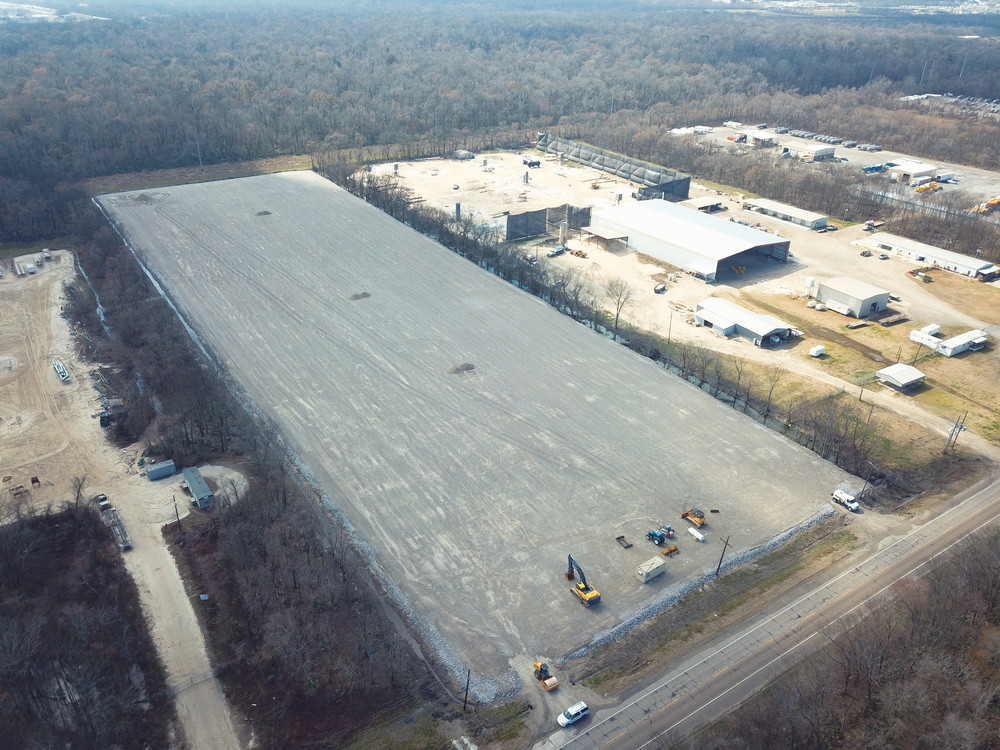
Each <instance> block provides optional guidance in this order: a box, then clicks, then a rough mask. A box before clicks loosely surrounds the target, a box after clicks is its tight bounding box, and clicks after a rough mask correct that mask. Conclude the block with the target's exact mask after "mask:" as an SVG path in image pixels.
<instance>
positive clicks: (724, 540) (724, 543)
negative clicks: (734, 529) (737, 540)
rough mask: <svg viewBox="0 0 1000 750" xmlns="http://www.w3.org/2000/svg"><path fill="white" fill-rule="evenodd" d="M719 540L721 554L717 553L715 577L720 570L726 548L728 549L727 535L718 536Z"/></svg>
mask: <svg viewBox="0 0 1000 750" xmlns="http://www.w3.org/2000/svg"><path fill="white" fill-rule="evenodd" d="M719 541H721V542H722V554H721V555H719V565H718V567H716V569H715V577H716V578H718V577H719V571H720V570H722V558H723V557H725V556H726V550H727V549H729V537H728V536H727V537H726V538H725V539H721V538H720V540H719Z"/></svg>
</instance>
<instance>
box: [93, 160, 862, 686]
mask: <svg viewBox="0 0 1000 750" xmlns="http://www.w3.org/2000/svg"><path fill="white" fill-rule="evenodd" d="M98 200H99V202H100V204H101V205H102V206H103V207H104V208H105V209H106V210H107V211H108V213H109V214H110V215H111V216H112V217H113V218H114V220H115V221H116V223H117V224H118V225H119V226H120V227H121V229H122V230H123V232H124V234H125V235H126V237H127V238H128V240H129V242H130V244H131V245H132V246H133V248H134V249H135V250H136V251H137V252H138V253H139V255H140V256H141V257H142V258H143V260H144V261H145V262H146V263H148V265H149V266H150V268H151V269H152V270H153V272H154V273H155V275H156V277H157V278H158V279H159V280H160V281H161V282H162V284H163V285H164V287H165V288H166V289H167V291H168V293H169V294H170V296H171V297H172V298H173V299H174V300H175V301H176V302H177V303H178V304H179V306H180V307H181V309H182V311H183V312H184V314H185V316H186V318H187V320H188V322H189V323H190V324H191V325H192V326H193V327H194V329H195V330H196V331H197V332H198V334H199V336H200V337H201V338H202V339H203V341H204V342H206V343H207V344H208V345H209V346H210V347H211V349H212V350H213V351H214V353H215V355H216V356H217V357H218V359H219V360H220V362H221V363H223V364H224V365H225V366H226V367H227V368H228V369H229V371H230V373H231V374H232V375H233V377H235V379H236V380H237V381H238V382H239V383H240V384H241V386H242V387H243V388H244V389H245V391H246V393H247V395H248V396H249V398H250V399H252V400H253V402H254V403H255V404H256V406H257V407H258V408H259V409H260V410H261V411H262V412H263V413H264V414H266V415H267V416H268V417H269V418H271V419H273V420H274V421H275V423H276V424H277V425H278V426H279V428H280V429H281V431H282V433H283V435H284V437H285V439H286V440H287V442H288V445H289V446H290V447H291V449H292V450H294V451H295V452H296V454H297V455H298V456H299V457H300V458H301V461H302V463H303V465H304V466H305V467H307V469H308V471H309V472H310V473H311V474H312V476H313V478H314V480H315V482H316V483H317V486H318V487H319V488H320V489H321V490H322V492H323V493H325V497H326V498H327V500H328V502H329V503H330V504H331V506H332V507H335V508H336V509H338V510H339V511H340V512H342V513H343V516H344V517H345V518H346V519H347V521H348V522H349V523H350V524H351V525H352V526H353V528H354V529H355V531H356V534H357V536H358V538H359V540H360V541H362V543H364V544H366V545H367V546H368V548H369V550H370V552H371V559H372V562H373V564H374V565H375V566H376V570H377V571H378V573H380V574H381V575H383V576H384V580H385V585H386V588H387V589H388V590H390V591H392V592H394V593H395V595H396V596H397V598H398V599H399V600H400V602H401V603H402V606H403V608H404V610H405V611H407V612H408V613H409V614H410V615H411V616H412V617H413V619H414V621H415V622H416V623H417V624H418V626H419V627H420V628H421V630H422V632H423V634H424V636H425V638H426V639H427V640H428V641H429V642H430V644H431V645H432V646H433V647H434V648H435V649H436V650H437V651H438V653H439V654H440V655H441V657H442V659H444V661H445V662H446V663H447V664H448V666H449V667H450V668H451V669H452V671H453V673H454V674H455V675H456V676H461V678H464V676H465V668H466V666H468V667H471V668H472V670H473V676H474V678H476V679H475V680H474V688H476V692H477V694H478V696H479V697H480V698H483V699H489V698H491V697H493V696H494V695H496V694H498V693H501V692H506V691H510V690H513V689H515V688H516V687H517V686H518V679H517V677H516V674H515V672H514V670H512V669H511V668H510V666H509V664H510V663H518V664H519V663H520V661H521V660H522V659H524V658H528V657H530V656H533V655H538V654H545V655H547V656H549V658H553V657H558V656H560V655H564V654H566V653H569V652H571V651H573V650H575V649H577V648H579V647H581V646H583V645H585V644H587V643H588V642H590V641H591V639H592V638H593V637H594V636H595V634H597V633H600V632H607V631H609V630H611V629H613V628H615V627H616V626H618V625H620V624H621V623H623V622H626V621H628V620H630V619H632V618H635V617H637V616H641V613H642V612H643V611H644V610H646V609H647V608H649V607H650V606H654V605H655V604H656V603H657V602H662V601H664V600H666V599H668V598H670V597H672V596H674V595H676V593H677V591H678V589H679V588H681V587H683V586H684V585H685V581H686V580H688V581H689V580H690V577H692V576H697V575H701V574H704V573H706V572H708V571H713V570H714V568H715V564H716V561H717V559H718V556H719V553H720V551H721V547H722V545H721V543H720V542H719V538H720V537H725V536H727V535H731V536H732V538H731V543H732V544H733V545H735V547H734V550H732V551H731V552H730V554H736V555H738V554H742V553H745V552H746V551H747V550H750V549H752V548H755V547H757V546H759V545H762V544H765V543H767V541H768V540H771V539H773V538H774V537H776V536H777V535H779V534H781V533H782V532H785V531H787V530H789V529H791V528H793V527H796V526H797V525H798V524H800V523H802V522H804V521H806V520H808V519H810V518H812V517H814V516H815V515H816V514H817V513H818V512H822V511H823V510H824V509H827V508H829V505H828V503H827V500H828V498H829V496H830V492H831V491H832V490H833V488H834V486H835V485H836V484H837V483H838V482H840V481H842V480H844V479H846V478H847V475H846V474H845V473H844V472H842V471H840V470H838V469H837V468H835V467H834V466H833V465H831V464H830V463H828V462H826V461H823V460H821V459H819V458H817V457H816V456H815V455H814V454H812V453H811V452H809V451H807V450H805V449H804V448H801V447H799V446H797V445H795V444H793V443H791V442H789V441H787V440H785V439H784V438H782V437H780V436H779V435H777V434H775V433H774V432H771V431H769V430H767V429H765V428H763V427H761V426H759V425H758V424H756V423H755V422H754V421H752V420H750V419H749V418H747V417H744V416H743V415H741V414H739V413H737V412H735V411H733V410H732V409H730V408H728V407H726V406H724V405H722V404H721V403H719V402H717V401H715V400H714V399H713V398H711V397H710V396H708V395H707V394H705V393H703V392H701V391H699V390H698V389H697V388H694V387H693V386H691V385H689V384H687V383H685V382H683V381H681V380H680V379H679V378H677V377H675V376H673V375H671V374H669V373H667V372H665V371H664V370H663V369H662V368H660V367H658V366H657V365H656V364H655V363H653V362H650V361H648V360H645V359H643V358H642V357H639V356H638V355H635V354H633V353H631V352H629V351H627V350H626V349H624V348H623V347H621V346H618V345H616V344H614V343H612V342H610V341H608V340H607V339H605V338H603V337H602V336H599V335H597V334H595V333H593V332H592V331H590V330H588V329H586V328H585V327H583V326H581V325H579V324H577V323H575V322H574V321H572V320H571V319H570V318H568V317H566V316H564V315H561V314H559V313H558V312H556V311H555V310H554V309H552V308H550V307H548V306H547V305H545V304H544V303H542V302H541V301H539V300H537V299H535V298H533V297H531V296H530V295H528V294H526V293H524V292H521V291H519V290H517V289H516V288H514V287H513V286H511V285H509V284H507V283H505V282H503V281H501V280H500V279H498V278H496V277H494V276H492V275H490V274H489V273H487V272H486V271H484V270H482V269H480V268H478V267H477V266H475V265H474V264H472V263H470V262H468V261H466V260H464V259H462V258H460V257H459V256H457V255H455V254H453V253H451V252H450V251H448V250H447V249H445V248H443V247H441V246H440V245H438V244H436V243H435V242H433V241H432V240H430V239H428V238H426V237H423V236H422V235H420V234H418V233H416V232H414V231H413V230H411V229H409V228H408V227H406V226H404V225H402V224H400V223H399V222H396V221H394V220H393V219H391V218H390V217H388V216H387V215H385V214H382V213H381V212H379V211H378V210H377V209H375V208H372V207H371V206H369V205H367V204H366V203H364V202H363V201H361V200H359V199H357V198H355V197H353V196H351V195H350V194H348V193H347V192H345V191H343V190H341V189H340V188H338V187H336V186H335V185H333V184H332V183H329V182H327V181H326V180H324V179H322V178H320V177H318V176H316V175H314V174H312V173H308V172H297V173H284V174H276V175H267V176H260V177H251V178H245V179H236V180H226V181H221V182H214V183H202V184H196V185H186V186H181V187H173V188H164V189H156V190H150V191H136V192H130V193H120V194H114V195H106V196H102V197H101V198H99V199H98ZM366 295H367V296H366ZM467 365H471V366H472V367H471V368H469V367H468V366H467ZM691 506H697V507H700V508H703V509H704V510H705V511H706V512H707V511H709V510H710V509H712V508H717V509H719V510H720V513H718V514H709V518H708V520H709V526H708V528H707V529H705V530H704V533H705V536H706V542H705V543H704V544H700V543H698V542H695V541H694V540H693V539H691V538H690V537H689V536H688V535H687V533H686V525H687V523H686V522H684V521H682V520H681V519H680V513H681V511H682V510H683V509H684V508H687V507H691ZM661 523H669V524H672V525H673V526H675V527H676V528H678V529H679V531H680V532H681V533H680V534H678V537H679V539H678V542H677V543H678V544H679V545H680V546H681V553H680V555H679V556H677V557H673V558H671V559H670V560H669V562H668V573H667V575H665V576H661V577H660V578H659V579H657V580H656V581H654V582H652V583H650V584H646V585H643V584H642V583H640V582H639V580H638V579H637V577H636V576H635V568H636V566H638V565H639V564H640V563H641V562H643V561H644V560H646V559H648V558H649V557H651V555H653V554H655V551H656V548H655V547H653V546H652V545H650V544H649V543H648V542H646V541H645V539H644V534H645V531H646V530H647V529H648V528H650V527H653V526H659V525H660V524H661ZM618 534H625V535H626V536H628V537H629V540H630V541H632V542H633V545H634V546H633V547H632V548H631V549H628V550H625V549H622V548H621V547H620V546H619V545H618V544H617V543H616V542H615V537H616V536H617V535H618ZM567 553H572V554H573V555H574V556H575V557H576V559H577V560H578V561H579V562H580V564H581V565H582V566H583V568H584V570H585V571H586V572H587V574H588V578H590V579H591V582H592V583H593V584H595V585H596V586H597V588H598V589H600V590H601V592H602V594H603V601H602V603H601V604H600V605H599V606H597V607H594V608H592V609H584V608H583V607H581V606H580V605H579V604H578V603H576V600H575V599H574V597H573V596H572V595H571V593H570V584H569V583H568V582H567V581H566V579H565V577H564V573H565V569H566V555H567Z"/></svg>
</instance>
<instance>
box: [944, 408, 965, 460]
mask: <svg viewBox="0 0 1000 750" xmlns="http://www.w3.org/2000/svg"><path fill="white" fill-rule="evenodd" d="M968 416H969V412H968V411H966V412H965V414H963V415H962V418H961V419H956V420H955V425H954V427H952V428H951V432H949V433H948V439H947V440H945V441H944V450H945V452H946V453H947V452H948V449H949V448H954V447H955V443H957V442H958V436H959V435H961V434H962V433H963V432H965V419H966V417H968Z"/></svg>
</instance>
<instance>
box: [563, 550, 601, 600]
mask: <svg viewBox="0 0 1000 750" xmlns="http://www.w3.org/2000/svg"><path fill="white" fill-rule="evenodd" d="M574 571H576V573H579V574H580V580H579V581H577V582H576V583H574V584H573V588H572V589H570V590H571V591H572V592H573V594H574V595H575V596H576V598H577V599H579V600H580V604H582V605H583V606H584V607H591V606H593V605H594V604H597V603H598V602H599V601H601V592H600V591H598V590H597V589H595V588H594V587H593V586H591V585H590V584H588V583H587V576H586V575H584V573H583V568H581V567H580V565H579V564H578V563H577V561H576V560H574V559H573V555H569V567H568V568H567V569H566V580H567V581H572V580H573V579H574V578H575V577H576V576H575V575H574Z"/></svg>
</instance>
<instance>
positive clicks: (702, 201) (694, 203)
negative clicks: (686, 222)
mask: <svg viewBox="0 0 1000 750" xmlns="http://www.w3.org/2000/svg"><path fill="white" fill-rule="evenodd" d="M677 205H679V206H687V207H688V208H693V209H694V210H695V211H704V212H705V213H709V214H710V213H712V212H713V211H721V210H722V198H719V197H718V196H712V195H705V196H702V197H701V198H688V199H687V200H686V201H681V202H680V203H678V204H677Z"/></svg>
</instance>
